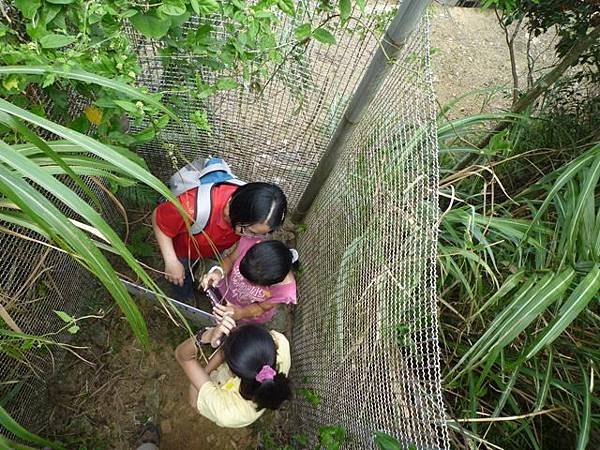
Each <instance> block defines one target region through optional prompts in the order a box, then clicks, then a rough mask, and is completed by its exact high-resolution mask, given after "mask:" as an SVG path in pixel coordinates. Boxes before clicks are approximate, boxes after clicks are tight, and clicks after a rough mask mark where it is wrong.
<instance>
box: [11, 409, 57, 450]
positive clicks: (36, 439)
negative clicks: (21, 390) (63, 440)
mask: <svg viewBox="0 0 600 450" xmlns="http://www.w3.org/2000/svg"><path fill="white" fill-rule="evenodd" d="M0 425H2V426H3V427H4V428H5V429H6V430H8V431H9V432H11V433H12V434H14V435H15V436H16V437H17V438H19V439H23V440H24V441H26V442H33V443H35V444H40V445H43V446H46V447H50V448H54V449H64V447H63V446H62V445H61V444H60V443H58V442H52V441H49V440H48V439H44V438H42V437H40V436H38V435H36V434H33V433H32V432H30V431H28V430H26V429H25V428H23V427H22V426H21V425H20V424H19V423H17V421H16V420H14V419H13V418H12V417H11V416H10V414H8V412H7V411H6V410H5V409H4V408H3V407H2V406H0ZM9 448H10V447H9Z"/></svg>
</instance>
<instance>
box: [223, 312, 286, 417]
mask: <svg viewBox="0 0 600 450" xmlns="http://www.w3.org/2000/svg"><path fill="white" fill-rule="evenodd" d="M223 352H224V354H225V362H227V365H228V366H229V369H231V371H232V372H233V373H234V374H235V375H237V376H238V377H240V378H241V380H242V382H241V384H240V394H241V396H242V397H243V398H245V399H246V400H252V401H253V402H254V403H256V405H257V407H258V409H263V408H268V409H278V408H279V407H280V406H281V404H282V403H283V402H284V401H286V400H289V399H290V398H291V396H292V390H291V388H290V384H289V380H288V378H287V376H285V374H283V373H276V375H275V377H274V378H273V379H272V380H264V381H263V382H262V383H259V382H258V381H256V375H257V374H258V373H259V372H260V371H261V370H262V368H263V367H264V366H269V367H271V368H273V369H274V370H277V361H276V359H277V348H276V347H275V341H273V336H271V334H270V333H269V332H268V331H267V330H266V329H264V328H263V327H261V326H259V325H254V324H248V325H241V326H239V327H237V328H236V329H234V330H233V331H232V332H231V334H230V335H229V336H227V340H226V341H225V344H224V345H223Z"/></svg>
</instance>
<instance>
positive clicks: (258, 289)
mask: <svg viewBox="0 0 600 450" xmlns="http://www.w3.org/2000/svg"><path fill="white" fill-rule="evenodd" d="M262 240H263V239H262V238H256V237H248V236H242V237H241V238H240V240H239V243H238V246H237V254H238V257H237V259H236V260H235V262H234V263H233V267H232V268H231V270H230V271H229V273H228V274H227V276H226V277H225V278H224V279H223V280H221V282H220V283H219V284H218V285H217V288H218V289H219V291H220V292H221V294H222V295H223V298H225V299H226V300H227V301H228V302H229V303H231V304H233V305H235V306H239V307H244V306H248V305H250V304H252V303H260V302H269V303H286V304H294V305H295V304H296V280H295V279H294V278H293V275H292V281H291V282H290V283H286V284H276V285H273V286H259V285H257V284H252V283H250V282H249V281H248V280H246V279H245V278H244V277H243V276H242V274H241V273H240V262H241V261H242V258H243V257H244V255H245V254H246V252H247V251H248V250H249V249H250V247H252V246H253V245H254V244H258V243H259V242H261V241H262ZM275 309H276V308H272V309H270V310H268V311H265V312H264V313H263V314H261V315H260V316H257V317H253V318H251V319H242V320H240V321H239V323H265V322H268V321H269V320H271V319H272V318H273V316H274V315H275Z"/></svg>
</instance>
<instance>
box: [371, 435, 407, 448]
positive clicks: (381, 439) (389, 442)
mask: <svg viewBox="0 0 600 450" xmlns="http://www.w3.org/2000/svg"><path fill="white" fill-rule="evenodd" d="M375 443H376V444H377V447H378V448H379V449H380V450H402V447H401V446H400V442H398V439H396V438H394V437H392V436H390V435H389V434H387V433H382V432H381V431H376V432H375Z"/></svg>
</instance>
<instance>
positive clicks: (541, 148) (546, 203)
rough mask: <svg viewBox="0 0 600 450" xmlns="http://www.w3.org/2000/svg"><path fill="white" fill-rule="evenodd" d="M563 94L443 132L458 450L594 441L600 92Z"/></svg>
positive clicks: (447, 308)
mask: <svg viewBox="0 0 600 450" xmlns="http://www.w3.org/2000/svg"><path fill="white" fill-rule="evenodd" d="M552 95H553V96H554V99H553V100H552V101H550V100H551V97H552ZM552 95H549V97H548V102H547V103H546V106H545V107H544V108H543V109H542V110H540V111H538V112H537V113H536V115H535V116H532V115H522V116H516V115H512V114H506V115H503V114H501V115H499V116H497V117H493V116H489V115H486V116H481V117H479V118H473V117H472V118H466V119H461V120H457V121H455V122H453V123H445V122H443V121H442V125H441V127H440V131H441V132H440V145H441V152H442V160H441V162H442V164H441V166H442V181H441V187H442V195H443V202H442V203H443V206H444V207H445V211H444V212H443V216H442V220H441V229H440V242H439V266H440V299H441V301H442V343H443V348H444V367H445V369H446V370H445V374H444V376H445V379H444V385H445V389H446V393H447V394H446V399H447V402H448V406H449V408H448V409H449V411H448V412H449V413H450V414H451V419H452V420H451V422H450V423H449V426H450V429H451V430H453V431H454V433H453V441H454V442H455V445H460V446H464V445H468V444H467V443H469V442H471V443H473V444H472V445H480V446H482V447H483V448H504V449H525V448H532V449H567V448H577V449H585V448H588V447H587V446H588V444H589V445H592V447H590V448H593V444H591V440H590V439H591V438H592V435H591V431H590V430H592V429H594V427H597V426H598V422H599V420H600V417H599V415H598V411H600V409H599V407H600V403H599V402H598V397H597V395H594V392H593V390H594V382H593V380H594V378H595V377H596V376H597V372H598V361H599V354H598V348H599V344H600V339H599V336H600V317H599V316H598V306H599V300H600V183H599V179H600V143H598V141H597V139H598V136H597V123H596V126H590V123H594V122H597V115H595V114H596V112H597V108H598V104H599V99H598V98H597V97H593V96H591V97H587V98H585V101H581V100H582V99H581V98H577V97H575V98H571V99H566V98H564V97H561V93H560V92H559V91H555V92H553V93H552ZM557 98H561V101H557ZM580 101H581V102H580ZM574 110H577V111H580V112H581V111H587V113H586V114H579V115H573V114H572V112H573V111H574ZM507 119H509V120H510V121H511V125H510V126H509V127H508V128H507V129H505V130H504V131H502V132H500V133H498V134H495V135H494V137H493V138H492V139H491V140H490V143H489V144H488V145H487V146H486V147H485V148H484V149H483V150H482V151H481V152H480V163H479V164H478V165H475V166H469V167H467V168H465V169H462V170H460V171H456V170H455V169H454V167H455V165H456V162H457V160H458V159H459V158H460V157H461V156H462V154H463V153H464V152H465V151H467V152H468V151H479V150H478V149H477V148H476V146H475V145H473V144H472V143H473V142H479V141H480V140H481V138H482V135H484V134H485V131H483V130H485V129H489V128H490V127H491V128H493V127H494V123H495V122H497V121H501V120H507ZM490 123H491V125H490ZM596 439H597V437H596Z"/></svg>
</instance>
